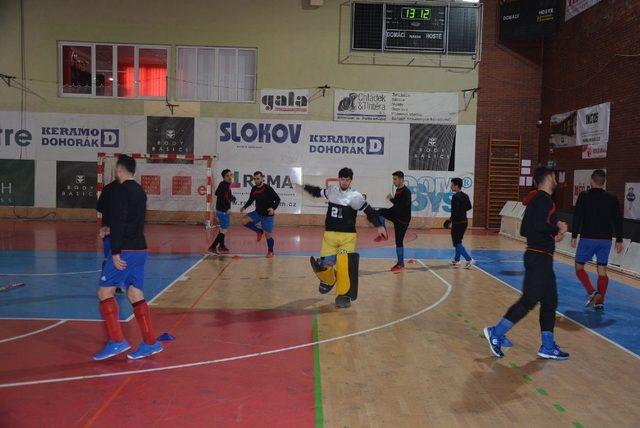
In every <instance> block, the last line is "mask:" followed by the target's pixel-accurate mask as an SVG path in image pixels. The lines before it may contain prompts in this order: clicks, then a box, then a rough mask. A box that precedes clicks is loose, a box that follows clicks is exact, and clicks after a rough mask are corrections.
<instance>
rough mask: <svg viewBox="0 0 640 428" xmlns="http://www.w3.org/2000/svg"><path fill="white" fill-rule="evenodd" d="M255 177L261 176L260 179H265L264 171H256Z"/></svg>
mask: <svg viewBox="0 0 640 428" xmlns="http://www.w3.org/2000/svg"><path fill="white" fill-rule="evenodd" d="M253 175H259V176H260V177H264V174H263V173H262V171H256V172H254V173H253Z"/></svg>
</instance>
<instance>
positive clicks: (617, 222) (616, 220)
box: [611, 196, 623, 243]
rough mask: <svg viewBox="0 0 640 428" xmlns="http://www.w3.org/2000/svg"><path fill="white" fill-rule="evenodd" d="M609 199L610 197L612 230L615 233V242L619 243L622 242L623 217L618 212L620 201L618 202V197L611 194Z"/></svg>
mask: <svg viewBox="0 0 640 428" xmlns="http://www.w3.org/2000/svg"><path fill="white" fill-rule="evenodd" d="M611 199H612V202H611V209H612V213H611V214H612V218H613V230H614V233H615V237H616V242H617V243H620V242H622V237H623V235H622V223H623V218H622V213H621V212H620V203H619V202H618V198H616V197H615V196H613V197H612V198H611Z"/></svg>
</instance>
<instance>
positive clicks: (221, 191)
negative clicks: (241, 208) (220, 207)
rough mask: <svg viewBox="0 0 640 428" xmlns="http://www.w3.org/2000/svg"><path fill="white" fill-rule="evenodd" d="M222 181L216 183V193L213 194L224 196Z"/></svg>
mask: <svg viewBox="0 0 640 428" xmlns="http://www.w3.org/2000/svg"><path fill="white" fill-rule="evenodd" d="M224 187H225V186H224V181H221V182H220V183H218V187H216V193H215V195H216V196H218V197H220V196H224V192H225V188H224Z"/></svg>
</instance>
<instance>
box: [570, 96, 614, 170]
mask: <svg viewBox="0 0 640 428" xmlns="http://www.w3.org/2000/svg"><path fill="white" fill-rule="evenodd" d="M610 117H611V103H602V104H598V105H595V106H591V107H585V108H581V109H580V110H578V114H577V128H576V144H578V145H581V146H583V147H582V158H583V159H591V158H605V157H607V144H608V142H609V122H610ZM585 146H587V147H586V148H585Z"/></svg>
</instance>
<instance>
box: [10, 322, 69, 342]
mask: <svg viewBox="0 0 640 428" xmlns="http://www.w3.org/2000/svg"><path fill="white" fill-rule="evenodd" d="M66 322H67V320H60V321H58V322H57V323H55V324H51V325H50V326H47V327H44V328H41V329H39V330H34V331H32V332H31V333H25V334H21V335H20V336H13V337H9V338H7V339H2V340H0V343H5V342H11V341H13V340H18V339H22V338H23V337H29V336H33V335H34V334H38V333H42V332H43V331H47V330H51V329H52V328H55V327H57V326H59V325H61V324H64V323H66Z"/></svg>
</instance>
